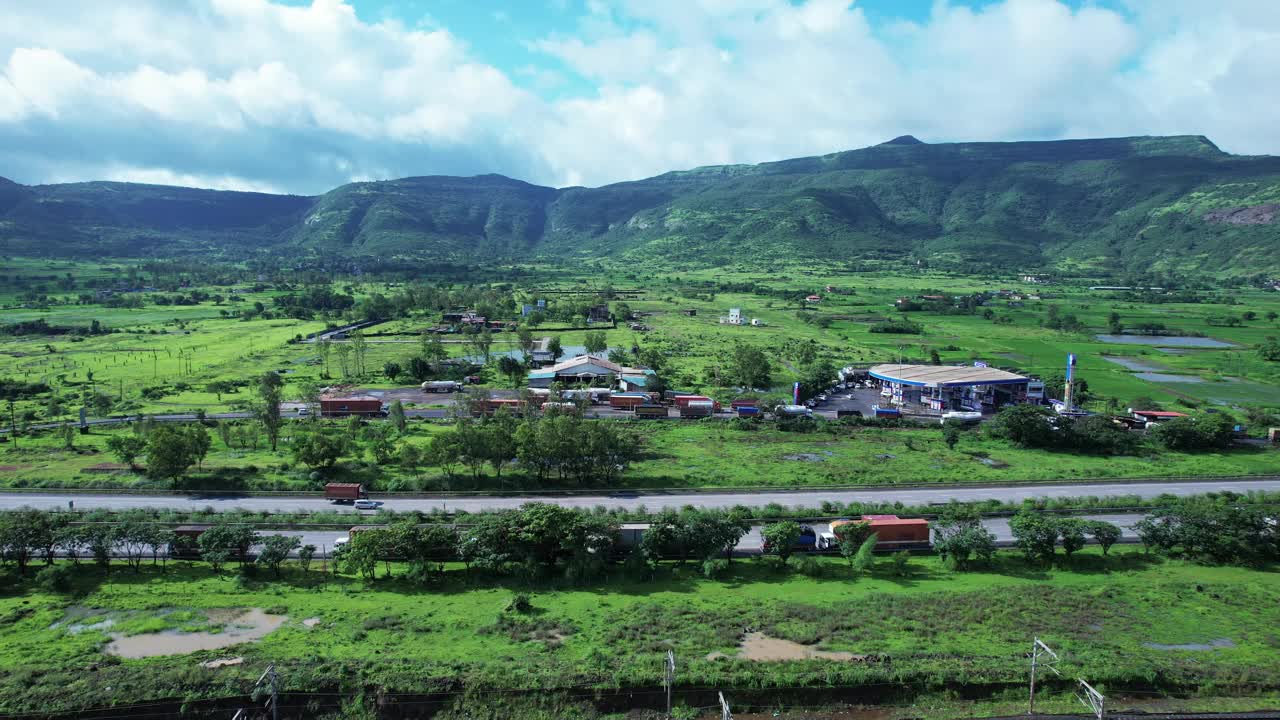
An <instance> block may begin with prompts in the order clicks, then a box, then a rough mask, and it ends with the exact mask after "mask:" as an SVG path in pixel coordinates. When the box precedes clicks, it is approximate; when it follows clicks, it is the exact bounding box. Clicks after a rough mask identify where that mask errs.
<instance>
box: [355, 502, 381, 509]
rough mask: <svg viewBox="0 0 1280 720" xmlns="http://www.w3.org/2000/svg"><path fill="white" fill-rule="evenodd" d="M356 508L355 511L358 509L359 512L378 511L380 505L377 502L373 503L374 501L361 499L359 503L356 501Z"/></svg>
mask: <svg viewBox="0 0 1280 720" xmlns="http://www.w3.org/2000/svg"><path fill="white" fill-rule="evenodd" d="M354 507H355V509H357V510H377V509H378V503H376V502H374V501H372V500H364V499H361V500H357V501H355V503H354Z"/></svg>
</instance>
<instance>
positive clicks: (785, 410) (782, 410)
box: [774, 405, 813, 418]
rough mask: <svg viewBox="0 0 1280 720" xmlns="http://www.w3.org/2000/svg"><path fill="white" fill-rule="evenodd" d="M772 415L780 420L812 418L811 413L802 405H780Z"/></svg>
mask: <svg viewBox="0 0 1280 720" xmlns="http://www.w3.org/2000/svg"><path fill="white" fill-rule="evenodd" d="M774 414H775V415H777V416H778V417H780V418H802V417H808V418H811V417H813V411H812V410H810V409H809V408H807V407H805V406H803V405H780V406H778V409H777V410H775V411H774Z"/></svg>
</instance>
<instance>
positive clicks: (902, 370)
mask: <svg viewBox="0 0 1280 720" xmlns="http://www.w3.org/2000/svg"><path fill="white" fill-rule="evenodd" d="M870 372H871V377H873V378H877V379H879V380H887V381H889V382H895V383H901V384H903V385H916V386H920V387H947V386H963V385H1013V384H1017V383H1024V382H1027V381H1028V378H1026V377H1023V376H1022V375H1015V374H1014V373H1011V372H1005V371H1004V370H997V369H995V368H987V367H968V366H957V365H875V366H873V367H872V368H871V371H870Z"/></svg>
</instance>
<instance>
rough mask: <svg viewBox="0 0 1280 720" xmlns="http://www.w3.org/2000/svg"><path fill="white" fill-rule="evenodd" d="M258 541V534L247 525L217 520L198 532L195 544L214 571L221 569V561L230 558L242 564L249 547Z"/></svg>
mask: <svg viewBox="0 0 1280 720" xmlns="http://www.w3.org/2000/svg"><path fill="white" fill-rule="evenodd" d="M257 542H258V534H257V533H256V532H254V531H253V528H251V527H249V526H248V525H242V524H236V523H228V522H218V523H216V524H214V525H213V526H212V527H210V528H208V529H207V530H205V531H204V532H203V533H201V534H200V538H199V539H198V540H197V544H198V545H199V546H200V556H201V557H202V558H204V559H205V560H207V561H208V562H209V564H210V565H213V566H214V568H213V569H214V572H218V571H219V570H220V569H221V563H225V562H226V561H227V560H229V559H231V558H235V559H236V560H237V561H239V563H240V565H241V567H243V566H244V561H245V556H247V555H248V554H249V548H251V547H253V545H254V544H256V543H257Z"/></svg>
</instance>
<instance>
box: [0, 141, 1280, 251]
mask: <svg viewBox="0 0 1280 720" xmlns="http://www.w3.org/2000/svg"><path fill="white" fill-rule="evenodd" d="M1276 202H1280V158H1277V157H1273V156H1237V155H1231V154H1228V153H1225V152H1223V151H1222V150H1221V149H1220V148H1218V146H1217V145H1215V144H1214V143H1213V142H1212V141H1211V140H1209V139H1208V138H1206V137H1204V136H1201V135H1183V136H1165V137H1160V136H1134V137H1125V138H1097V139H1081V140H1049V141H1027V142H1009V143H998V142H977V143H925V142H921V141H920V140H918V139H917V138H915V137H913V136H910V135H903V136H899V137H897V138H894V139H892V140H889V141H887V142H885V143H881V144H879V145H873V146H870V147H866V148H860V149H854V150H844V151H840V152H835V153H829V154H826V155H816V156H810V157H803V158H790V159H783V160H777V161H770V162H763V163H757V164H753V165H743V164H739V165H713V166H702V167H695V168H690V169H686V170H673V171H669V172H667V173H663V174H661V175H657V176H653V177H649V178H641V179H638V180H630V181H624V182H619V183H612V184H609V185H604V186H599V187H564V188H552V187H547V186H541V185H535V184H532V183H528V182H525V181H523V180H519V179H515V178H510V177H507V176H503V175H498V174H492V173H490V174H484V175H476V176H471V177H457V176H442V175H418V176H411V177H406V178H398V179H394V180H379V181H368V182H356V183H349V184H346V185H341V186H339V187H336V188H334V189H333V190H330V191H329V192H326V193H323V194H321V195H317V196H298V195H272V194H266V193H246V192H238V191H218V190H203V189H196V188H182V187H174V186H162V185H140V184H131V183H114V182H85V183H70V184H62V185H33V186H26V185H20V184H17V183H13V182H12V181H7V180H5V179H3V178H0V250H2V251H3V252H5V253H7V254H36V255H50V254H52V255H67V256H77V255H85V254H89V255H96V256H103V255H112V254H115V255H118V256H129V255H131V254H139V253H166V252H168V253H175V254H181V253H191V252H223V253H232V254H235V253H249V252H256V251H261V250H264V249H265V250H272V251H280V250H287V251H289V252H299V251H301V252H308V251H322V252H333V253H339V254H350V255H375V256H384V257H385V256H389V255H406V256H415V255H417V256H427V257H432V258H435V259H441V260H459V261H461V260H468V259H470V260H486V259H515V260H521V259H531V258H537V257H543V258H592V257H618V258H622V259H631V260H643V259H655V260H661V261H666V262H677V263H685V264H721V263H726V262H742V261H748V260H752V261H758V262H771V261H773V260H784V259H806V258H808V259H819V258H830V257H840V258H847V259H856V258H892V257H903V256H916V257H939V258H948V259H952V260H956V261H963V262H978V261H987V262H990V261H992V258H997V257H998V258H999V259H1001V260H1002V261H1004V262H1007V263H1010V264H1016V265H1019V266H1022V267H1031V266H1052V265H1055V264H1062V263H1073V264H1080V263H1083V264H1092V265H1097V266H1106V265H1108V264H1114V263H1120V264H1121V265H1124V266H1128V267H1145V266H1158V267H1168V268H1173V267H1178V268H1183V269H1199V270H1207V271H1221V272H1242V271H1244V270H1245V269H1246V268H1258V269H1262V270H1270V269H1277V270H1280V265H1278V264H1277V261H1276V260H1274V259H1271V256H1272V255H1274V254H1275V253H1274V252H1271V251H1272V250H1274V248H1275V246H1276V234H1277V230H1278V228H1277V226H1276V224H1275V222H1274V219H1275V213H1270V212H1248V211H1249V209H1250V208H1253V207H1265V206H1268V205H1269V204H1274V203H1276ZM1226 210H1232V211H1239V210H1243V211H1245V212H1243V213H1241V212H1231V213H1226V212H1223V211H1226ZM1220 218H1232V219H1231V220H1223V219H1220ZM1240 218H1247V219H1248V222H1241V221H1239V219H1240Z"/></svg>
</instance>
